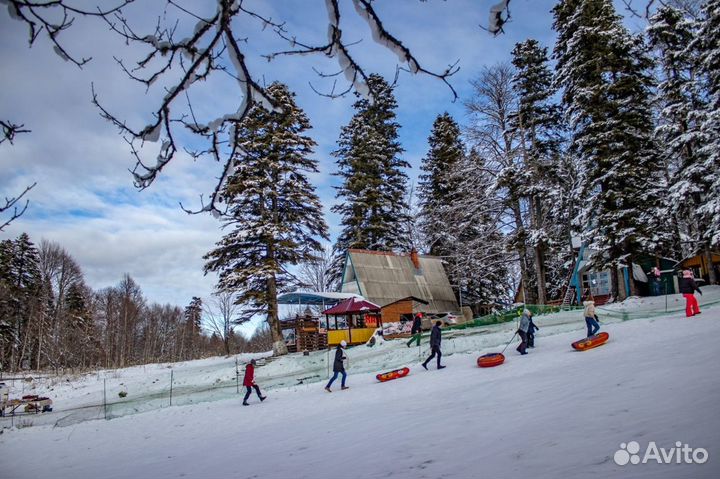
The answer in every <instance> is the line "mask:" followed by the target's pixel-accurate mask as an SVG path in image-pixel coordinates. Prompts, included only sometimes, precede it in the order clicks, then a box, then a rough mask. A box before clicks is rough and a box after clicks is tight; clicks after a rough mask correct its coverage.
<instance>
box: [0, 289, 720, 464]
mask: <svg viewBox="0 0 720 479" xmlns="http://www.w3.org/2000/svg"><path fill="white" fill-rule="evenodd" d="M705 300H706V301H707V300H708V298H705ZM626 306H627V305H626ZM635 309H637V308H635ZM563 314H565V313H563ZM601 318H602V315H601ZM569 319H570V318H568V320H569ZM538 323H539V325H540V327H541V328H542V329H541V331H540V333H541V335H539V336H538V338H537V347H536V348H535V349H534V350H531V352H530V354H529V355H527V356H522V357H521V356H519V355H516V353H515V352H514V351H513V349H511V348H512V347H514V346H511V348H508V354H507V356H508V359H507V362H506V363H505V364H504V365H502V366H500V367H497V368H492V369H479V368H478V367H477V366H476V365H475V359H476V357H477V356H478V354H480V353H481V352H483V351H490V350H497V349H498V348H497V347H485V348H482V347H478V348H477V349H476V350H475V351H473V352H468V353H463V352H458V351H456V352H455V354H453V355H451V356H449V357H447V358H444V359H445V360H444V362H445V363H446V364H447V366H448V368H447V369H444V370H442V371H437V370H435V369H434V367H431V369H430V371H424V370H423V369H422V368H420V367H419V365H418V364H417V361H416V360H415V361H412V360H411V357H412V358H417V352H416V351H414V350H409V349H408V348H406V347H405V346H404V345H402V346H401V347H399V345H398V344H397V343H398V342H395V344H392V343H388V344H386V345H384V346H383V347H384V348H386V351H385V352H384V353H380V351H381V348H373V349H370V348H364V349H361V348H353V349H351V350H350V356H351V358H354V359H351V361H352V363H351V371H350V373H351V374H350V376H349V380H348V384H349V385H350V387H351V388H350V389H349V390H347V391H335V392H333V393H331V394H328V393H327V392H325V391H323V389H322V386H321V385H320V384H318V383H310V384H302V385H296V386H285V387H276V388H273V389H271V390H269V391H268V395H269V399H268V400H267V401H265V402H264V403H262V404H260V403H258V402H257V399H256V398H255V397H252V398H251V406H250V407H242V406H241V405H240V402H241V399H240V398H238V397H237V396H236V395H234V396H229V397H231V399H227V400H217V401H213V402H205V403H201V404H195V405H189V406H180V407H172V408H164V409H161V410H157V411H154V412H151V413H144V414H135V415H130V416H126V417H121V418H118V419H114V420H111V421H89V422H82V423H80V424H77V425H75V426H72V427H65V428H50V427H47V426H40V427H31V428H24V429H21V430H11V431H6V432H5V433H4V434H2V436H0V451H2V456H3V459H4V460H3V464H2V466H1V467H2V470H1V471H0V476H2V477H9V478H15V477H17V478H25V477H27V478H30V477H33V478H34V477H42V476H49V475H52V477H56V478H65V477H67V478H70V477H74V478H94V477H103V478H121V477H153V478H164V477H197V478H201V477H202V478H204V477H298V478H304V477H307V478H325V477H358V478H360V477H373V478H374V477H401V478H405V477H407V478H416V477H433V478H436V477H448V478H450V477H457V478H470V477H493V476H497V477H534V478H542V477H548V478H557V477H580V476H587V475H591V476H597V477H652V478H657V477H661V478H662V477H668V478H669V477H673V478H675V477H708V478H710V477H713V478H714V477H718V474H720V456H719V454H720V433H719V432H718V431H720V419H718V418H720V415H718V414H717V407H718V406H717V400H718V398H720V375H718V374H716V371H715V369H716V365H717V359H718V353H717V347H716V342H717V340H716V338H717V337H718V335H719V334H720V308H717V307H714V308H713V307H706V308H705V309H704V310H703V314H702V315H701V316H696V317H694V318H692V319H686V318H684V317H683V315H681V314H671V315H668V316H661V317H656V318H650V319H638V320H634V321H625V322H612V321H608V322H606V324H605V325H604V327H603V329H604V330H606V331H608V332H609V333H610V335H611V339H610V341H609V342H608V343H607V344H606V345H604V346H602V347H600V348H597V349H594V350H590V351H586V352H582V353H580V352H576V351H573V350H572V349H571V348H570V347H569V343H570V342H571V341H573V340H575V339H577V338H578V337H579V336H580V335H581V331H582V329H584V323H582V320H581V319H580V320H578V318H577V312H575V313H574V322H572V323H571V322H563V320H562V318H557V317H556V318H554V319H550V318H549V317H548V318H547V319H545V320H544V319H543V318H542V317H540V318H538ZM553 323H556V324H555V325H553ZM510 327H511V326H510V325H498V327H497V328H496V329H497V330H498V331H496V332H490V333H485V334H481V335H477V334H475V335H469V336H467V337H462V336H458V337H457V338H455V339H454V340H447V341H444V343H443V345H444V347H445V348H446V352H447V353H449V352H451V345H450V342H451V341H454V342H455V343H456V344H455V347H456V348H457V349H464V348H465V346H464V345H465V343H474V344H476V345H478V346H479V345H480V344H481V343H483V342H488V343H492V342H495V343H497V339H498V338H495V339H492V336H494V335H497V336H498V337H500V336H502V337H503V338H504V341H506V340H507V339H508V338H507V332H508V330H509V328H510ZM564 329H565V330H567V331H563V330H564ZM551 332H553V333H555V334H552V335H551V334H550V333H551ZM478 350H480V351H478ZM403 354H409V355H411V356H408V357H407V359H406V360H407V363H408V364H409V365H410V367H411V373H410V375H409V376H408V377H406V378H403V379H400V380H396V381H391V382H388V383H383V384H379V383H377V382H376V381H375V379H374V374H373V373H372V372H357V370H356V366H357V368H358V369H365V368H368V369H370V367H371V366H372V365H375V366H377V365H379V364H383V363H384V362H393V361H396V360H397V359H398V358H399V357H403V358H404V357H405V356H403ZM363 355H364V356H365V357H363ZM393 357H395V358H394V359H389V358H393ZM302 358H303V357H302V356H295V357H292V358H287V359H285V358H284V359H282V360H278V361H274V362H272V363H270V364H268V365H267V366H264V367H261V368H259V372H258V383H259V384H260V385H261V386H264V385H265V383H264V382H263V381H264V379H263V377H262V376H261V375H260V373H261V372H263V369H264V372H263V374H265V375H266V376H265V380H267V381H268V382H271V381H272V375H273V374H274V373H275V372H277V371H279V370H280V369H282V368H286V367H288V366H287V364H286V365H285V366H283V361H284V362H287V363H291V362H295V363H297V362H300V361H302V360H303V359H302ZM304 360H305V361H313V360H314V361H319V358H317V357H315V358H312V357H310V358H304ZM225 361H226V362H227V360H225ZM221 362H222V361H221V360H206V361H204V362H195V363H196V364H191V363H188V364H187V366H188V367H191V366H192V367H193V368H194V369H195V370H196V371H197V374H198V375H200V376H202V375H203V374H209V373H208V371H210V370H213V368H214V366H216V364H215V363H221ZM232 367H233V368H234V360H233V363H232ZM203 368H206V369H205V372H202V371H204V369H203ZM135 369H138V368H135ZM139 369H142V368H139ZM160 369H161V368H160V367H158V369H156V370H155V372H157V371H159V370H160ZM178 369H180V368H178ZM375 371H377V369H376V370H374V371H373V372H375ZM121 374H127V377H126V379H130V378H131V377H132V376H131V374H130V372H127V373H125V372H122V373H121ZM188 374H189V373H188ZM139 376H140V374H137V376H136V377H139ZM148 376H149V377H150V376H152V374H149V375H148ZM290 376H292V374H291V375H290ZM290 376H288V377H290ZM128 383H131V381H128ZM88 387H89V386H88ZM630 441H636V442H637V443H639V444H640V446H641V448H642V449H641V452H640V454H641V455H642V453H643V452H644V451H645V447H646V446H647V445H648V444H649V443H650V441H654V442H655V443H656V444H657V446H658V447H660V448H665V449H668V450H669V449H670V448H673V447H675V444H676V442H678V441H680V442H681V443H682V444H688V445H689V447H692V448H704V449H705V450H707V452H708V459H707V461H706V462H705V463H704V464H658V463H656V462H653V461H650V462H648V463H646V464H637V465H634V464H627V465H624V466H620V465H618V464H616V462H615V461H614V459H613V458H614V455H615V453H616V452H617V451H618V450H620V445H621V444H627V443H629V442H630ZM631 452H632V451H631ZM39 458H42V459H41V460H40V459H39Z"/></svg>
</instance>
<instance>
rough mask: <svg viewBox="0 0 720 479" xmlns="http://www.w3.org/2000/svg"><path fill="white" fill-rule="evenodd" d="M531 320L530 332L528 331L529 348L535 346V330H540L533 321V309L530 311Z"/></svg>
mask: <svg viewBox="0 0 720 479" xmlns="http://www.w3.org/2000/svg"><path fill="white" fill-rule="evenodd" d="M528 319H529V321H530V324H529V325H528V332H527V336H528V337H527V347H528V348H534V347H535V331H540V328H538V327H537V326H536V325H535V323H533V317H532V311H530V317H529V318H528Z"/></svg>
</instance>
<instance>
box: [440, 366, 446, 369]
mask: <svg viewBox="0 0 720 479" xmlns="http://www.w3.org/2000/svg"><path fill="white" fill-rule="evenodd" d="M446 367H447V366H438V369H445V368H446Z"/></svg>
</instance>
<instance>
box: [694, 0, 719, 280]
mask: <svg viewBox="0 0 720 479" xmlns="http://www.w3.org/2000/svg"><path fill="white" fill-rule="evenodd" d="M696 39H697V40H696V42H695V47H696V49H697V51H698V60H699V62H698V63H699V71H700V73H701V75H702V81H703V82H704V85H705V87H706V88H705V91H706V94H707V98H708V102H707V105H706V107H705V109H704V115H703V123H702V130H703V133H704V134H705V135H706V138H707V139H708V141H707V143H706V144H705V145H704V146H703V148H702V153H703V154H704V155H706V158H705V161H704V165H703V169H704V171H705V172H706V174H707V176H708V178H706V179H705V180H706V181H709V182H710V184H711V186H710V189H709V190H708V191H707V192H706V193H705V195H704V196H703V197H702V198H701V206H700V208H699V209H698V212H699V214H700V215H701V216H702V217H703V218H706V219H707V220H708V227H707V230H706V231H704V233H703V239H705V240H706V241H707V243H709V244H711V245H713V246H718V245H720V0H707V2H705V4H704V5H703V9H702V17H701V21H700V28H699V31H698V34H697V36H696ZM706 256H707V255H706ZM712 279H714V280H715V282H717V278H712Z"/></svg>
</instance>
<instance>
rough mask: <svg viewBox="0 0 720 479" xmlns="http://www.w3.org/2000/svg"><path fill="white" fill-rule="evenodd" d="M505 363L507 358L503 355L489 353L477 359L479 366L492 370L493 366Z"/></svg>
mask: <svg viewBox="0 0 720 479" xmlns="http://www.w3.org/2000/svg"><path fill="white" fill-rule="evenodd" d="M504 362H505V356H504V355H503V353H488V354H483V355H482V356H480V357H479V358H477V365H478V366H480V367H481V368H491V367H493V366H500V365H501V364H502V363H504Z"/></svg>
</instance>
